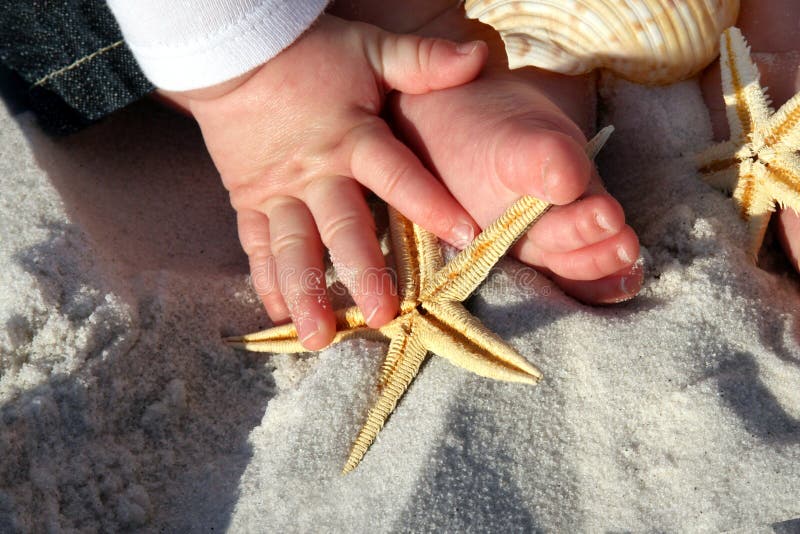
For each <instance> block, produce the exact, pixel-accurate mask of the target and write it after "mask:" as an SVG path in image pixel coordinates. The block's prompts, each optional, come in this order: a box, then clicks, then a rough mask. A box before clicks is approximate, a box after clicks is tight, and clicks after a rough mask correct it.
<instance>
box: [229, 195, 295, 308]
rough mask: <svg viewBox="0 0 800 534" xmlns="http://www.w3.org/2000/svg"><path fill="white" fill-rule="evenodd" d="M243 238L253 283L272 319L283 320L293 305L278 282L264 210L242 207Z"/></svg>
mask: <svg viewBox="0 0 800 534" xmlns="http://www.w3.org/2000/svg"><path fill="white" fill-rule="evenodd" d="M236 222H237V226H238V229H239V241H240V242H241V244H242V248H243V249H244V252H245V254H247V258H248V260H249V261H250V283H251V284H252V286H253V289H254V290H255V292H256V293H257V294H258V296H259V297H260V298H261V302H263V303H264V308H266V310H267V313H268V314H269V317H270V319H272V321H273V322H275V323H281V322H284V321H286V320H287V319H289V308H287V307H286V303H285V302H284V301H283V295H281V291H280V287H279V286H278V273H277V270H276V265H275V257H274V256H273V255H272V251H271V249H270V247H269V220H268V219H267V216H266V215H264V214H263V213H259V212H257V211H253V210H242V211H240V212H238V213H237V214H236Z"/></svg>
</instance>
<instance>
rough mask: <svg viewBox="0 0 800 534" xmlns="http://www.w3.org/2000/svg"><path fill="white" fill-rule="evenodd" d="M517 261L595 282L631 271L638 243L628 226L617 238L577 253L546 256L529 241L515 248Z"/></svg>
mask: <svg viewBox="0 0 800 534" xmlns="http://www.w3.org/2000/svg"><path fill="white" fill-rule="evenodd" d="M517 253H518V257H519V258H520V259H521V260H522V261H524V262H526V263H530V264H532V265H534V266H541V267H544V268H546V269H548V270H550V271H552V272H553V273H554V274H556V275H558V276H560V277H563V278H568V279H571V280H583V281H590V280H598V279H600V278H603V277H606V276H609V275H611V274H614V273H616V272H617V271H619V270H621V269H624V268H626V267H630V266H631V265H632V264H633V263H634V262H635V261H636V259H637V258H638V257H639V240H638V238H637V237H636V234H635V233H634V231H633V229H632V228H631V227H630V226H625V227H623V229H622V230H621V231H620V232H618V233H617V234H615V235H613V236H612V237H609V238H608V239H605V240H603V241H600V242H599V243H594V244H592V245H588V246H585V247H583V248H579V249H576V250H571V251H568V252H548V251H545V250H541V249H539V248H537V247H535V246H533V245H532V244H531V243H530V241H526V242H523V243H521V244H520V245H518V248H517Z"/></svg>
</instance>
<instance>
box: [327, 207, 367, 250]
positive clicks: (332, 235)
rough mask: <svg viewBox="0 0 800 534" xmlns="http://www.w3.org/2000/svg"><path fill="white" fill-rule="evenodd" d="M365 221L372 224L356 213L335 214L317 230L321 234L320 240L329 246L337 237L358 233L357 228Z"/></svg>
mask: <svg viewBox="0 0 800 534" xmlns="http://www.w3.org/2000/svg"><path fill="white" fill-rule="evenodd" d="M365 223H367V224H368V225H369V226H372V224H370V223H369V222H368V221H364V220H363V219H362V218H361V217H359V215H358V214H357V213H353V212H348V213H342V214H337V216H336V217H334V218H332V219H330V220H329V221H327V222H326V223H325V224H323V225H322V226H321V227H320V229H319V231H320V235H321V236H322V241H323V242H324V243H325V245H326V246H328V247H329V248H330V247H331V246H332V245H333V243H335V242H336V241H338V240H339V239H342V238H346V236H348V235H350V236H352V235H354V234H356V233H359V229H360V228H361V227H363V226H364V224H365Z"/></svg>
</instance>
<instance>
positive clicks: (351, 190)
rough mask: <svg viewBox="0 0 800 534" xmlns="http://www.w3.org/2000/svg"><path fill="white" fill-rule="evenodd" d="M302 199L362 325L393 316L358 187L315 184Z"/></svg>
mask: <svg viewBox="0 0 800 534" xmlns="http://www.w3.org/2000/svg"><path fill="white" fill-rule="evenodd" d="M305 200H306V201H307V203H308V207H309V209H310V210H311V213H312V215H313V216H314V219H315V220H316V222H317V228H318V229H319V233H320V235H321V236H322V242H323V243H324V244H325V246H326V247H328V249H329V250H330V254H331V261H332V262H333V265H334V267H335V268H336V271H337V274H338V275H339V279H340V280H341V282H342V283H343V284H344V285H345V286H346V287H347V289H348V290H349V291H350V294H351V295H352V296H353V299H354V300H355V301H356V304H358V307H359V308H361V311H362V312H363V314H364V317H365V318H366V319H367V323H368V324H369V325H370V326H372V327H378V326H383V325H384V324H386V323H387V322H389V321H390V320H391V319H392V318H394V316H395V315H396V314H397V306H398V304H397V295H396V292H395V290H394V286H393V284H392V279H391V276H390V273H389V272H388V271H387V269H386V264H385V261H384V257H383V254H382V253H381V249H380V246H379V245H378V240H377V238H376V236H375V222H374V220H373V219H372V214H371V213H370V211H369V207H368V206H367V203H366V202H365V201H364V195H363V193H362V192H361V187H360V186H359V185H358V184H357V183H356V182H355V181H354V180H353V179H352V178H344V177H335V178H330V179H326V180H315V181H314V182H313V183H312V184H311V185H309V186H308V187H307V188H306V190H305Z"/></svg>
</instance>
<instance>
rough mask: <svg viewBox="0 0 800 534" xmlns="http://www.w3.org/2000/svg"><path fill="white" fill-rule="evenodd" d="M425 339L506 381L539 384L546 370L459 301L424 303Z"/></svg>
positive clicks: (457, 361) (455, 359)
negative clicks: (541, 368) (525, 356)
mask: <svg viewBox="0 0 800 534" xmlns="http://www.w3.org/2000/svg"><path fill="white" fill-rule="evenodd" d="M423 306H424V308H425V309H426V310H427V311H428V312H429V313H428V314H427V315H423V316H422V317H421V319H422V323H423V326H422V328H421V330H422V332H423V334H422V338H423V342H424V343H425V346H427V347H428V350H430V351H431V352H433V353H434V354H437V355H439V356H441V357H443V358H447V359H448V360H450V362H451V363H452V364H454V365H456V366H458V367H463V368H464V369H467V370H469V371H472V372H473V373H475V374H477V375H480V376H485V377H488V378H492V379H494V380H504V381H506V382H522V383H525V384H536V383H537V382H538V381H539V380H540V379H541V378H542V373H541V372H540V371H539V370H538V369H537V368H536V367H535V366H534V365H532V364H531V363H530V362H528V360H526V359H525V358H524V357H522V356H521V355H520V354H519V353H518V352H517V351H516V350H514V348H513V347H512V346H511V345H509V344H508V343H506V342H505V341H503V340H502V339H500V337H499V336H497V335H496V334H494V333H493V332H491V331H490V330H489V329H488V328H486V326H484V325H483V323H481V322H480V321H479V320H478V319H477V318H475V316H473V315H472V314H470V313H469V312H468V311H467V310H466V308H464V306H462V305H461V304H459V303H457V302H448V303H432V304H423Z"/></svg>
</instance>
